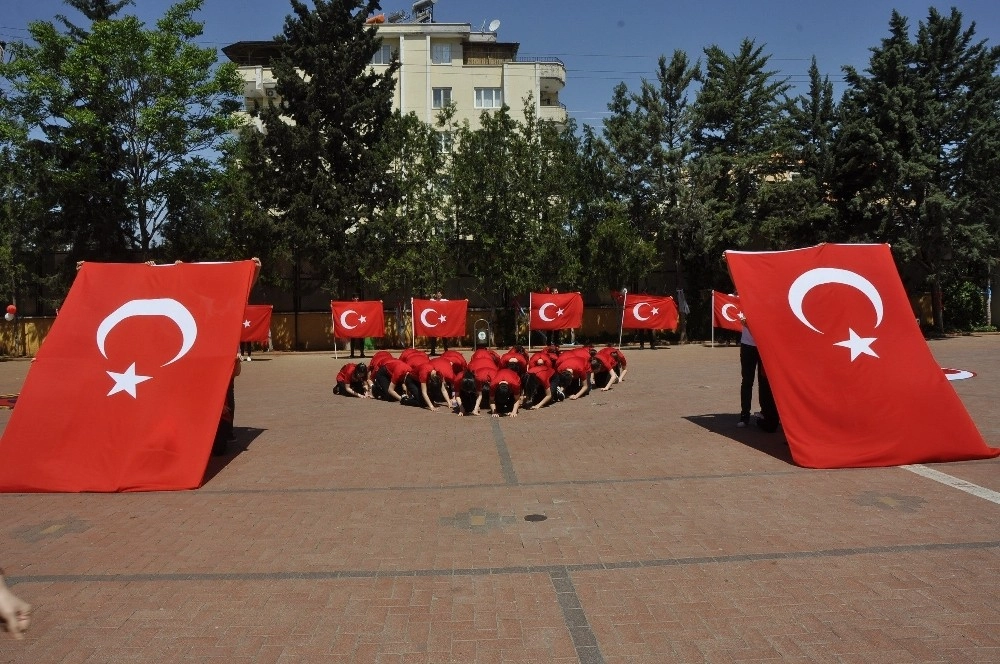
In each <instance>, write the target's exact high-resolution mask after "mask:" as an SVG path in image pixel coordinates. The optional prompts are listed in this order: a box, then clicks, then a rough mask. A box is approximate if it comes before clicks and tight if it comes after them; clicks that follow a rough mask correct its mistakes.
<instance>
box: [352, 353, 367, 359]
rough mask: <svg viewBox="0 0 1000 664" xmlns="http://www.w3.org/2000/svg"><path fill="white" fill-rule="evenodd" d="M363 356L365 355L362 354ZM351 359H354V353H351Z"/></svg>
mask: <svg viewBox="0 0 1000 664" xmlns="http://www.w3.org/2000/svg"><path fill="white" fill-rule="evenodd" d="M361 357H364V355H362V356H361ZM351 359H352V360H353V359H354V353H351Z"/></svg>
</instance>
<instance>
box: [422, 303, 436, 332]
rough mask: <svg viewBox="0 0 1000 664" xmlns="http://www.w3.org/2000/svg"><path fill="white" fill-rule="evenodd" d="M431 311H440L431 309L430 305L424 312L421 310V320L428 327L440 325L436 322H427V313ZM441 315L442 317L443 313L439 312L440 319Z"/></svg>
mask: <svg viewBox="0 0 1000 664" xmlns="http://www.w3.org/2000/svg"><path fill="white" fill-rule="evenodd" d="M431 311H433V312H434V313H435V314H437V313H438V312H437V311H435V310H434V309H431V308H430V307H428V308H427V309H424V310H423V311H422V312H420V322H421V323H423V324H424V325H426V326H427V327H437V326H438V324H437V323H434V324H433V325H431V324H430V323H428V322H427V314H428V313H429V312H431ZM440 317H441V314H438V319H439V320H440Z"/></svg>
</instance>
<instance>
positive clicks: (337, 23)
mask: <svg viewBox="0 0 1000 664" xmlns="http://www.w3.org/2000/svg"><path fill="white" fill-rule="evenodd" d="M313 4H314V5H315V6H314V8H313V9H310V8H309V7H308V6H307V5H306V4H304V3H302V2H299V0H291V5H292V14H290V15H289V16H288V17H287V18H286V19H285V26H284V32H283V34H281V35H278V36H277V37H276V38H275V39H276V41H277V44H278V48H279V50H280V54H279V56H278V58H277V60H276V61H275V62H273V65H272V71H273V73H274V76H275V79H276V81H277V83H276V87H275V91H276V93H277V97H278V99H280V102H279V104H277V105H272V106H268V107H265V108H263V109H260V111H259V120H260V121H261V123H262V126H263V134H262V136H260V138H259V147H260V149H259V150H257V151H256V152H255V154H253V155H252V156H251V160H250V161H248V163H247V165H246V166H247V168H248V169H249V170H250V171H251V173H252V175H253V177H254V179H255V181H256V182H257V184H258V186H259V189H258V195H259V202H260V204H261V205H262V206H263V207H264V208H265V209H268V210H272V211H273V213H274V214H275V215H276V216H277V217H278V218H279V219H280V222H279V223H280V225H281V226H282V228H283V233H284V236H285V241H286V243H287V246H288V251H289V253H290V255H291V256H292V259H293V261H294V263H295V265H296V266H297V267H296V269H298V268H299V267H301V268H302V269H304V270H306V271H307V273H308V274H309V275H311V278H312V280H313V282H314V283H315V284H316V285H317V286H319V287H322V288H323V289H325V290H327V291H330V292H340V290H341V285H342V284H341V282H342V280H343V279H344V277H345V275H351V274H356V273H357V270H358V266H359V260H358V255H359V253H360V252H362V251H365V250H366V248H365V247H363V246H360V245H359V244H358V243H357V238H358V237H359V236H360V235H359V233H358V230H359V229H360V227H361V225H363V224H364V223H366V222H367V221H368V220H369V219H371V218H372V217H373V215H374V214H375V213H376V211H377V210H378V209H379V208H380V207H381V206H382V205H384V204H386V197H387V195H388V190H389V184H388V181H387V178H388V175H387V165H386V164H385V163H384V156H385V153H384V151H381V150H378V149H376V148H377V146H378V144H379V142H380V141H381V140H382V139H383V138H384V133H385V127H386V124H387V123H388V122H389V119H390V116H391V114H392V95H393V91H394V89H395V83H394V81H393V74H394V72H395V71H396V69H397V68H398V62H396V63H394V64H393V65H391V66H389V67H387V68H386V69H385V70H384V71H381V72H375V71H374V70H373V69H372V68H371V67H369V64H370V62H371V59H372V56H373V55H374V54H375V53H376V51H378V49H379V48H380V46H381V39H380V38H379V37H378V35H377V29H376V27H375V26H373V25H366V24H365V20H366V19H367V18H368V17H370V16H372V15H373V14H375V13H376V12H377V11H378V10H379V3H378V2H375V1H374V0H367V1H359V0H315V2H314V3H313ZM299 294H301V293H299Z"/></svg>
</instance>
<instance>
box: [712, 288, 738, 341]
mask: <svg viewBox="0 0 1000 664" xmlns="http://www.w3.org/2000/svg"><path fill="white" fill-rule="evenodd" d="M740 313H742V310H741V309H740V298H739V296H738V295H726V294H725V293H720V292H719V291H712V327H721V328H723V329H725V330H732V331H733V332H742V331H743V323H741V322H740Z"/></svg>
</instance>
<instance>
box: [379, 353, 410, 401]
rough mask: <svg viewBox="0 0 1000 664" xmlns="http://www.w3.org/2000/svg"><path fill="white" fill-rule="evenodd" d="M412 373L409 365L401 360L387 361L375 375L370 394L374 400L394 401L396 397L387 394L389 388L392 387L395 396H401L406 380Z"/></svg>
mask: <svg viewBox="0 0 1000 664" xmlns="http://www.w3.org/2000/svg"><path fill="white" fill-rule="evenodd" d="M412 371H413V369H412V368H411V367H410V365H409V364H407V363H406V362H403V361H402V360H389V361H388V362H386V363H385V364H383V365H382V367H381V368H380V369H379V370H378V373H377V374H375V385H374V387H373V388H372V394H373V395H374V396H375V398H376V399H385V400H386V401H395V400H396V397H394V396H393V395H392V394H391V393H390V392H389V388H390V387H392V388H393V390H394V391H395V392H396V394H398V395H400V396H402V395H403V393H404V391H405V387H404V386H405V383H406V378H407V376H409V375H410V373H411V372H412Z"/></svg>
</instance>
